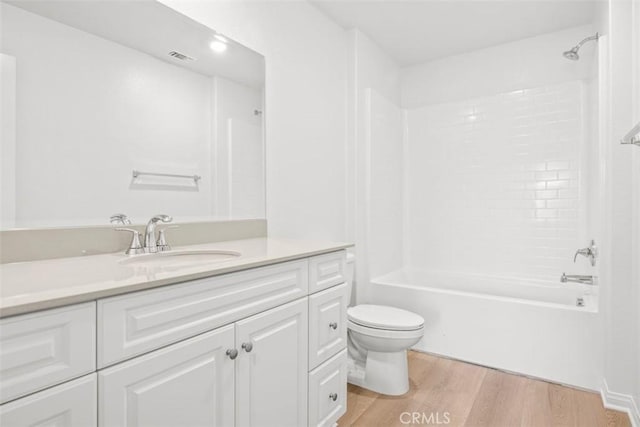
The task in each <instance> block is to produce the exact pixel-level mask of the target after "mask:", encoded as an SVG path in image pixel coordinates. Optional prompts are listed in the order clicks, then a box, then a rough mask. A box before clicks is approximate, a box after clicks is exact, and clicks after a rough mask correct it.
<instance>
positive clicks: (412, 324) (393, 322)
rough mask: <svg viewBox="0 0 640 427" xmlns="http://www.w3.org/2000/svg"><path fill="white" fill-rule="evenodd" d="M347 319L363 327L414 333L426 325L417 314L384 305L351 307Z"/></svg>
mask: <svg viewBox="0 0 640 427" xmlns="http://www.w3.org/2000/svg"><path fill="white" fill-rule="evenodd" d="M347 317H348V318H349V320H350V321H352V322H354V323H357V324H359V325H362V326H366V327H370V328H377V329H387V330H394V331H412V330H416V329H420V328H421V327H422V326H423V325H424V319H423V318H422V317H421V316H418V315H417V314H415V313H412V312H410V311H407V310H402V309H400V308H395V307H387V306H384V305H370V304H362V305H357V306H355V307H349V309H348V310H347Z"/></svg>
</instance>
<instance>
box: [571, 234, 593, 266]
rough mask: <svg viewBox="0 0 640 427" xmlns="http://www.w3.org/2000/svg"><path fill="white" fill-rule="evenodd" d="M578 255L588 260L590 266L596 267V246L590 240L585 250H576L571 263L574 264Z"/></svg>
mask: <svg viewBox="0 0 640 427" xmlns="http://www.w3.org/2000/svg"><path fill="white" fill-rule="evenodd" d="M578 255H582V256H583V257H586V258H589V261H590V262H591V266H594V265H596V257H597V256H598V247H597V246H596V242H595V240H591V245H590V246H588V247H586V248H582V249H578V250H577V251H576V254H575V255H574V256H573V262H576V259H577V258H578Z"/></svg>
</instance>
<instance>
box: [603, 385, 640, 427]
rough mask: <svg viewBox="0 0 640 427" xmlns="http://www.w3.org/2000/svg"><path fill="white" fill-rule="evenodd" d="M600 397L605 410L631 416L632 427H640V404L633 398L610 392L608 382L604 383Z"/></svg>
mask: <svg viewBox="0 0 640 427" xmlns="http://www.w3.org/2000/svg"><path fill="white" fill-rule="evenodd" d="M600 395H601V396H602V403H603V404H604V407H605V408H607V409H614V410H616V411H620V412H625V413H626V414H627V415H629V419H630V420H631V425H632V426H633V427H640V410H638V403H637V402H635V400H634V399H633V397H632V396H630V395H628V394H622V393H616V392H615V391H611V390H609V386H608V385H607V381H606V380H603V381H602V389H601V390H600Z"/></svg>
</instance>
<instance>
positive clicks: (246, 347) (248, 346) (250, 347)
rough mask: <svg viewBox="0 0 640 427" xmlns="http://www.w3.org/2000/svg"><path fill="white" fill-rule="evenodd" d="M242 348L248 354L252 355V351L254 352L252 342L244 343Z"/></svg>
mask: <svg viewBox="0 0 640 427" xmlns="http://www.w3.org/2000/svg"><path fill="white" fill-rule="evenodd" d="M242 348H243V349H244V351H246V352H247V353H251V350H253V344H251V343H250V342H243V343H242Z"/></svg>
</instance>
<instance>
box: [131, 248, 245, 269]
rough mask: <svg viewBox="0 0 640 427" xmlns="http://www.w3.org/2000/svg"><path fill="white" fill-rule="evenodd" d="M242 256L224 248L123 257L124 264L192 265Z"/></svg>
mask: <svg viewBox="0 0 640 427" xmlns="http://www.w3.org/2000/svg"><path fill="white" fill-rule="evenodd" d="M239 256H240V252H236V251H222V250H185V251H180V250H177V251H167V252H158V253H155V254H144V255H134V256H132V257H131V258H127V259H123V260H122V261H120V264H123V265H150V264H153V265H171V266H178V265H184V266H191V265H196V264H208V263H212V262H221V261H227V260H229V259H232V258H237V257H239Z"/></svg>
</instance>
